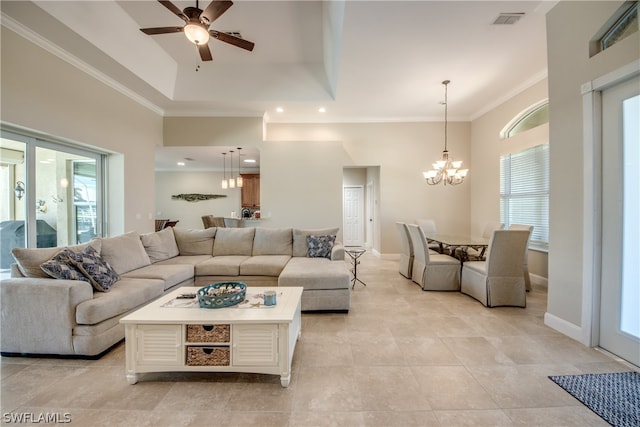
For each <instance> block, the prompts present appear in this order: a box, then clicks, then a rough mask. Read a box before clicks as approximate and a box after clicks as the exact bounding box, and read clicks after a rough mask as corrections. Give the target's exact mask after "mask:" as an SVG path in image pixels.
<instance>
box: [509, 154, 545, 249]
mask: <svg viewBox="0 0 640 427" xmlns="http://www.w3.org/2000/svg"><path fill="white" fill-rule="evenodd" d="M500 222H502V223H504V225H505V228H508V227H509V226H510V225H512V224H525V225H532V226H533V232H532V234H531V238H530V242H531V246H532V247H536V248H539V249H546V248H547V247H548V244H549V144H542V145H538V146H535V147H532V148H528V149H526V150H524V151H520V152H517V153H509V154H507V155H504V156H501V157H500Z"/></svg>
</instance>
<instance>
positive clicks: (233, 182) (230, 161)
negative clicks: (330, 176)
mask: <svg viewBox="0 0 640 427" xmlns="http://www.w3.org/2000/svg"><path fill="white" fill-rule="evenodd" d="M229 154H230V155H231V159H230V160H229V164H231V176H230V177H229V188H236V180H235V179H234V178H233V150H229Z"/></svg>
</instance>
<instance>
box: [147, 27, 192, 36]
mask: <svg viewBox="0 0 640 427" xmlns="http://www.w3.org/2000/svg"><path fill="white" fill-rule="evenodd" d="M140 31H142V32H143V33H145V34H148V35H150V36H153V35H155V34H169V33H181V32H182V27H156V28H140Z"/></svg>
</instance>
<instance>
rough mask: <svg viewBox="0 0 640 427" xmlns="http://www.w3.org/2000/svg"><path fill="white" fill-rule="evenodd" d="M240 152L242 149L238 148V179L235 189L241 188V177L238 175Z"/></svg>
mask: <svg viewBox="0 0 640 427" xmlns="http://www.w3.org/2000/svg"><path fill="white" fill-rule="evenodd" d="M240 150H242V147H238V177H237V178H236V187H238V188H242V176H241V175H240Z"/></svg>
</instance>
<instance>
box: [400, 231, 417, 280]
mask: <svg viewBox="0 0 640 427" xmlns="http://www.w3.org/2000/svg"><path fill="white" fill-rule="evenodd" d="M396 228H397V229H398V233H399V234H400V266H399V270H400V274H402V275H403V276H404V277H406V278H407V279H411V270H412V269H413V245H412V243H411V236H410V235H409V227H407V224H406V223H404V222H396Z"/></svg>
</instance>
